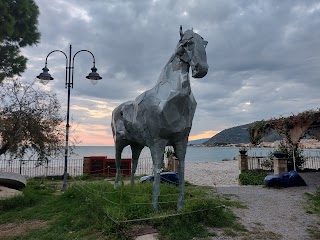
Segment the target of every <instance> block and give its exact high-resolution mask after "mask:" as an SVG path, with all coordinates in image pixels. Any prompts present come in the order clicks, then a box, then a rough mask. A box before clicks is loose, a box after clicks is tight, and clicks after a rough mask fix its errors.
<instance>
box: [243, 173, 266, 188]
mask: <svg viewBox="0 0 320 240" xmlns="http://www.w3.org/2000/svg"><path fill="white" fill-rule="evenodd" d="M267 175H268V172H266V171H263V170H253V171H243V172H242V173H241V174H240V175H239V181H240V184H241V185H263V184H264V178H265V177H266V176H267Z"/></svg>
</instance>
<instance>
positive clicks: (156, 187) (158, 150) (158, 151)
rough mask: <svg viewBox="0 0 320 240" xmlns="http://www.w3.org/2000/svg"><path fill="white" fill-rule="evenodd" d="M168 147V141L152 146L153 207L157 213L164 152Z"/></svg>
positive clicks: (159, 141)
mask: <svg viewBox="0 0 320 240" xmlns="http://www.w3.org/2000/svg"><path fill="white" fill-rule="evenodd" d="M166 145H167V141H164V140H158V141H157V142H156V143H155V144H154V145H153V146H150V151H151V156H152V162H153V175H154V181H153V196H152V205H153V209H154V210H155V211H157V210H158V203H159V200H158V199H159V195H160V170H161V167H162V166H161V165H162V162H163V157H164V150H165V147H166Z"/></svg>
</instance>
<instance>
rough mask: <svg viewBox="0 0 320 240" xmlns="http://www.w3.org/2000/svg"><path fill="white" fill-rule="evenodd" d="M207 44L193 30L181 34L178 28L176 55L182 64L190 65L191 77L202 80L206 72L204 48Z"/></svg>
mask: <svg viewBox="0 0 320 240" xmlns="http://www.w3.org/2000/svg"><path fill="white" fill-rule="evenodd" d="M207 44H208V42H207V41H205V40H204V39H203V37H201V36H200V35H199V34H197V33H195V32H193V30H187V31H185V32H184V33H183V32H182V26H180V41H179V43H178V45H177V48H176V54H177V56H178V57H179V58H180V59H181V61H183V62H187V63H189V64H190V66H191V69H192V77H194V78H202V77H204V76H205V75H206V74H207V72H208V64H207V55H206V49H205V48H206V46H207Z"/></svg>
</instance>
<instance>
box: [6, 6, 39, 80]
mask: <svg viewBox="0 0 320 240" xmlns="http://www.w3.org/2000/svg"><path fill="white" fill-rule="evenodd" d="M0 9H1V17H0V26H1V28H0V82H1V81H2V80H3V79H4V78H5V77H13V76H14V75H16V74H17V75H19V74H20V73H22V72H23V71H24V70H25V69H26V63H27V58H25V57H24V56H22V55H20V48H21V47H25V46H32V45H33V44H36V43H38V42H39V39H40V33H39V32H38V29H37V26H38V16H39V9H38V6H37V5H36V4H35V2H34V1H33V0H19V1H15V0H0Z"/></svg>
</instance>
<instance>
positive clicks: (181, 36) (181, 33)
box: [180, 25, 183, 40]
mask: <svg viewBox="0 0 320 240" xmlns="http://www.w3.org/2000/svg"><path fill="white" fill-rule="evenodd" d="M182 38H183V32H182V25H180V40H182Z"/></svg>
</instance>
